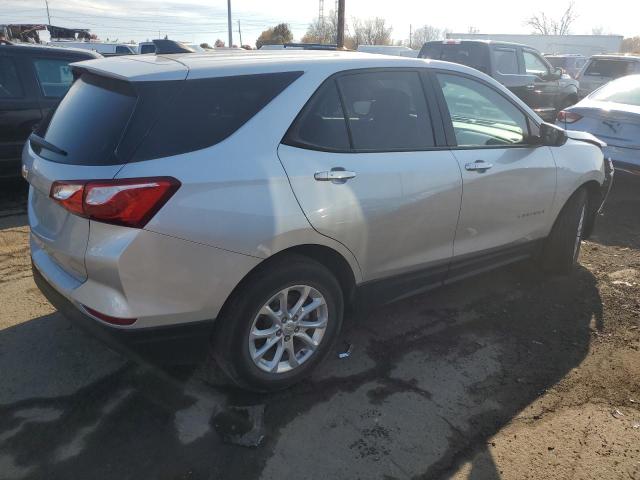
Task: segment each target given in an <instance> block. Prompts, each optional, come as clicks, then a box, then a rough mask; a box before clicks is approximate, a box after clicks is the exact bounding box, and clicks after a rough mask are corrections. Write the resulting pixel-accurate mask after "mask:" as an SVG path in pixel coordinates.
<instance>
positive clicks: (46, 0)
mask: <svg viewBox="0 0 640 480" xmlns="http://www.w3.org/2000/svg"><path fill="white" fill-rule="evenodd" d="M44 4H45V5H46V6H47V22H48V23H47V25H51V15H49V0H44Z"/></svg>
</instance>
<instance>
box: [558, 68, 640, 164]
mask: <svg viewBox="0 0 640 480" xmlns="http://www.w3.org/2000/svg"><path fill="white" fill-rule="evenodd" d="M557 124H558V125H560V126H562V127H563V128H566V129H570V130H582V131H585V132H589V133H592V134H593V135H595V136H596V137H598V138H599V139H600V140H602V141H603V142H606V143H607V147H605V149H604V150H605V152H604V153H605V156H607V157H610V158H611V159H612V160H613V164H614V166H615V167H616V169H617V170H618V171H622V172H625V173H630V174H633V175H637V176H640V75H628V76H626V77H622V78H619V79H617V80H613V81H612V82H609V83H608V84H606V85H605V86H603V87H601V88H599V89H598V90H596V91H595V92H593V93H592V94H590V95H589V96H587V97H586V98H585V99H583V100H582V101H581V102H579V103H578V104H576V105H574V106H573V107H570V108H567V109H565V110H563V111H561V112H560V113H559V114H558V120H557Z"/></svg>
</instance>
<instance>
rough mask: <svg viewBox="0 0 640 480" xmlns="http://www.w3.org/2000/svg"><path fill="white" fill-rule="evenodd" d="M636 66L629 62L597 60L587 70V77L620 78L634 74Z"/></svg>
mask: <svg viewBox="0 0 640 480" xmlns="http://www.w3.org/2000/svg"><path fill="white" fill-rule="evenodd" d="M634 67H635V64H634V62H632V61H628V60H617V59H608V58H595V59H593V60H591V63H589V65H588V66H587V69H586V70H585V72H584V74H585V75H591V76H594V77H607V78H619V77H624V76H625V75H629V74H631V73H633V72H634Z"/></svg>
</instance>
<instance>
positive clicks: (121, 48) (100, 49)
mask: <svg viewBox="0 0 640 480" xmlns="http://www.w3.org/2000/svg"><path fill="white" fill-rule="evenodd" d="M49 44H50V45H53V46H56V47H65V48H80V49H82V50H92V51H94V52H97V53H99V54H100V55H102V56H104V57H115V56H119V55H135V54H136V53H137V51H136V47H135V45H131V44H128V43H113V42H95V41H73V40H52V41H51V42H49Z"/></svg>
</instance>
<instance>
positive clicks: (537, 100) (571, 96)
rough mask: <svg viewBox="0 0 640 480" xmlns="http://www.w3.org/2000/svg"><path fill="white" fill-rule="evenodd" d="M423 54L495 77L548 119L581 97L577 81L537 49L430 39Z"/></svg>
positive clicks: (496, 43) (522, 46)
mask: <svg viewBox="0 0 640 480" xmlns="http://www.w3.org/2000/svg"><path fill="white" fill-rule="evenodd" d="M418 56H419V57H420V58H433V59H436V60H446V61H448V62H454V63H460V64H462V65H467V66H468V67H472V68H475V69H476V70H480V71H481V72H483V73H486V74H487V75H489V76H491V77H493V78H495V79H496V80H497V81H498V82H500V83H502V84H503V85H504V86H506V87H507V88H508V89H509V90H511V91H512V92H513V93H515V94H516V95H517V96H518V97H520V98H521V99H522V100H523V101H524V102H525V103H526V104H527V105H529V106H530V107H531V108H532V109H533V111H534V112H536V113H537V114H538V115H540V116H541V117H542V118H543V119H545V120H550V121H553V120H554V119H555V117H556V114H557V113H558V112H559V111H560V110H562V109H563V108H565V107H567V106H569V105H573V104H574V103H576V102H577V101H578V82H576V81H575V80H574V79H572V78H570V77H569V76H568V75H563V73H562V70H561V69H559V68H555V67H553V66H552V65H551V64H550V63H549V62H548V61H547V60H545V58H544V57H543V56H542V55H541V54H540V52H538V51H537V50H535V49H533V48H531V47H527V46H525V45H519V44H517V43H507V42H494V41H491V40H444V41H433V42H427V43H425V44H424V46H423V47H422V50H420V54H419V55H418Z"/></svg>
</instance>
